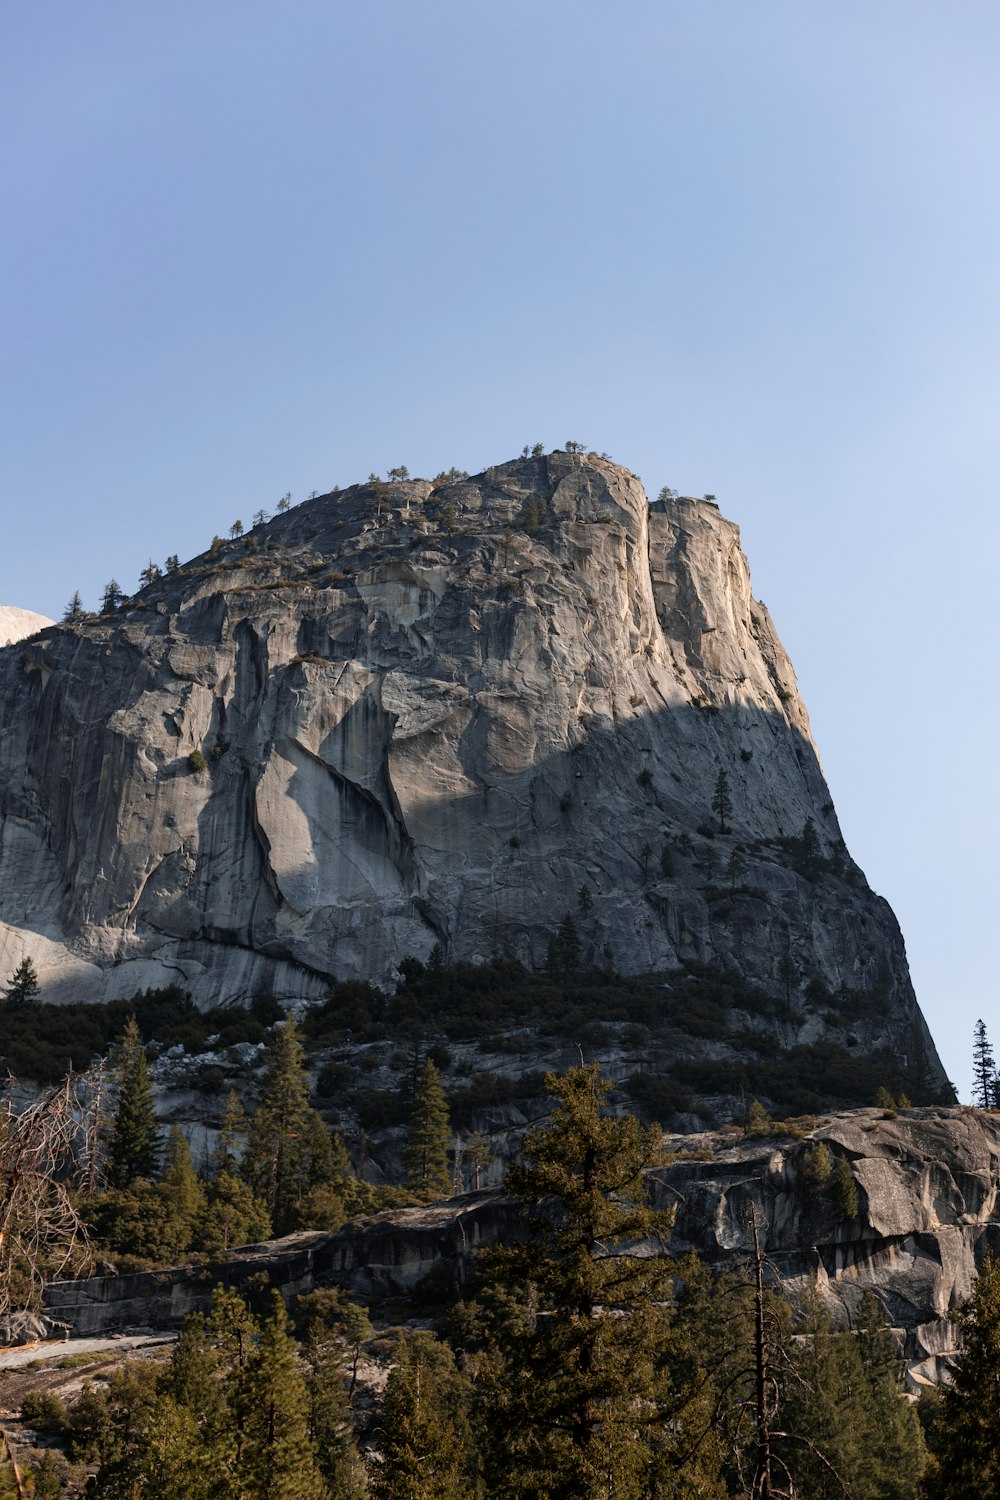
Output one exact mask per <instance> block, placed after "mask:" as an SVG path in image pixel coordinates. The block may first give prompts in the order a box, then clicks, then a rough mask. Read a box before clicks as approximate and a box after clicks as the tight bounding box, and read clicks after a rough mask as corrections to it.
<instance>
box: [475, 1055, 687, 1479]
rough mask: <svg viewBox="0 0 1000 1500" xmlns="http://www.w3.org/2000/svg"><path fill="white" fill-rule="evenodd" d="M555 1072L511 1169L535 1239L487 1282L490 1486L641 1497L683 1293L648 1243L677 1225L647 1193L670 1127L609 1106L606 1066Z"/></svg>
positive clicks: (502, 1261) (507, 1253) (510, 1253)
mask: <svg viewBox="0 0 1000 1500" xmlns="http://www.w3.org/2000/svg"><path fill="white" fill-rule="evenodd" d="M545 1083H546V1088H547V1089H548V1090H549V1092H550V1093H551V1094H552V1095H553V1096H554V1097H555V1099H556V1106H555V1109H554V1110H553V1112H552V1115H551V1117H550V1119H549V1120H548V1122H547V1123H546V1124H545V1125H543V1126H539V1127H536V1128H535V1129H533V1130H531V1131H529V1132H528V1134H527V1136H526V1137H525V1140H524V1145H523V1155H522V1161H521V1162H520V1163H519V1164H516V1165H514V1166H512V1167H511V1168H510V1170H509V1172H508V1174H507V1184H508V1186H509V1188H510V1190H511V1191H512V1192H513V1193H514V1194H515V1195H516V1197H517V1198H518V1199H519V1200H520V1202H521V1204H522V1206H523V1208H524V1210H525V1211H526V1214H527V1218H528V1223H529V1227H530V1238H529V1240H528V1241H527V1242H526V1243H524V1244H519V1245H512V1246H509V1247H505V1248H502V1249H497V1250H491V1251H489V1252H487V1254H486V1255H485V1257H484V1276H485V1280H486V1281H488V1282H490V1283H493V1284H495V1285H500V1286H502V1287H503V1289H504V1290H503V1292H502V1294H501V1296H500V1300H499V1302H498V1303H497V1304H496V1306H495V1307H494V1308H493V1309H492V1310H491V1309H490V1308H489V1304H488V1299H487V1310H486V1313H485V1321H486V1325H487V1330H488V1358H487V1361H486V1365H485V1368H484V1372H483V1375H482V1377H481V1380H480V1389H481V1390H482V1393H483V1400H482V1404H481V1407H480V1411H481V1420H482V1423H483V1428H484V1433H485V1439H486V1453H487V1465H488V1474H487V1484H488V1486H489V1484H491V1483H492V1484H493V1485H494V1486H495V1487H496V1486H499V1488H498V1489H496V1492H497V1493H500V1492H502V1493H504V1494H505V1495H510V1496H525V1497H527V1496H533V1495H542V1494H545V1495H553V1496H554V1495H560V1496H561V1495H566V1496H570V1495H572V1496H573V1497H574V1500H588V1497H594V1500H597V1497H598V1496H601V1497H603V1496H605V1495H607V1494H608V1493H611V1494H614V1495H615V1496H616V1497H618V1500H633V1497H636V1500H638V1497H640V1496H643V1495H645V1494H647V1493H649V1488H648V1486H649V1484H650V1483H652V1478H653V1472H654V1469H655V1466H656V1462H657V1459H656V1456H655V1452H654V1447H653V1446H652V1445H650V1443H649V1442H648V1441H646V1438H645V1437H644V1429H645V1428H647V1427H648V1426H649V1422H650V1421H651V1419H652V1414H653V1413H654V1412H655V1410H656V1404H655V1398H656V1395H657V1391H658V1370H657V1351H658V1349H659V1348H660V1347H661V1346H662V1343H663V1339H664V1337H665V1333H666V1323H667V1316H668V1315H667V1312H666V1304H667V1303H668V1301H669V1299H670V1297H671V1295H672V1270H671V1267H670V1265H669V1263H668V1262H667V1261H666V1260H665V1259H663V1258H662V1257H661V1256H657V1255H650V1254H649V1251H648V1244H649V1241H650V1239H654V1240H655V1239H656V1238H658V1237H665V1236H666V1235H668V1234H669V1231H670V1226H671V1223H672V1219H671V1216H670V1214H669V1213H664V1212H657V1211H655V1210H654V1209H653V1208H651V1207H650V1206H649V1203H648V1199H647V1189H646V1176H645V1174H646V1172H647V1170H648V1169H649V1168H651V1167H654V1166H656V1165H657V1164H658V1163H659V1162H660V1161H661V1160H662V1148H661V1145H660V1139H661V1133H660V1131H659V1130H658V1128H657V1127H655V1126H654V1127H650V1128H649V1129H648V1130H643V1129H642V1128H641V1127H640V1125H639V1123H638V1121H636V1120H635V1119H634V1118H633V1117H631V1116H625V1117H616V1116H614V1115H612V1114H611V1113H610V1112H609V1109H608V1106H607V1095H608V1092H609V1090H610V1087H611V1085H610V1082H608V1081H606V1080H602V1079H601V1078H600V1077H599V1075H598V1070H597V1067H596V1065H592V1066H590V1067H584V1068H572V1069H570V1071H569V1072H568V1073H566V1074H565V1075H564V1076H563V1077H555V1076H553V1075H552V1074H549V1075H547V1076H546V1080H545ZM637 1243H642V1244H643V1251H642V1253H638V1252H637V1251H636V1249H635V1248H634V1247H635V1246H636V1244H637ZM668 1493H669V1491H668Z"/></svg>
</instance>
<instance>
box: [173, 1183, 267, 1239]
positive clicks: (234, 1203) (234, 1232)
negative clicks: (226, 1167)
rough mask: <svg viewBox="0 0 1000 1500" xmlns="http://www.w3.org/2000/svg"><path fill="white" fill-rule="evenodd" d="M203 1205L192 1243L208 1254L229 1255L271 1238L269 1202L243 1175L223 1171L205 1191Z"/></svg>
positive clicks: (196, 1222)
mask: <svg viewBox="0 0 1000 1500" xmlns="http://www.w3.org/2000/svg"><path fill="white" fill-rule="evenodd" d="M204 1199H205V1201H204V1205H203V1207H202V1209H201V1211H200V1213H199V1214H198V1217H197V1219H196V1221H195V1225H194V1233H193V1244H194V1248H195V1249H196V1250H200V1251H201V1252H203V1253H204V1254H205V1255H227V1254H228V1253H229V1251H230V1250H232V1249H234V1248H235V1247H236V1246H237V1245H252V1244H256V1243H258V1242H259V1241H260V1240H266V1239H269V1238H270V1236H271V1233H272V1224H271V1216H270V1214H269V1213H268V1211H267V1206H266V1204H264V1203H262V1202H261V1200H260V1199H259V1198H258V1197H257V1196H256V1194H255V1193H254V1192H253V1190H252V1188H250V1187H249V1186H248V1185H247V1183H245V1182H244V1181H243V1180H242V1178H240V1177H237V1176H236V1175H235V1173H233V1172H220V1173H219V1174H218V1175H217V1176H216V1177H213V1178H212V1180H211V1182H209V1183H208V1184H207V1186H206V1187H205V1190H204Z"/></svg>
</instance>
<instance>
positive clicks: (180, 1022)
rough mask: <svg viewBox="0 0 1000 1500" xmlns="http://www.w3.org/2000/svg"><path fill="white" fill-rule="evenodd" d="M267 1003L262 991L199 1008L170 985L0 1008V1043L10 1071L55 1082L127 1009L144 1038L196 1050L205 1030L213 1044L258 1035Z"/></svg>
mask: <svg viewBox="0 0 1000 1500" xmlns="http://www.w3.org/2000/svg"><path fill="white" fill-rule="evenodd" d="M274 1004H275V1002H273V1001H272V1000H270V998H269V997H263V998H261V999H258V1000H255V1001H254V1002H253V1004H252V1005H251V1007H250V1009H249V1010H234V1009H232V1008H231V1007H228V1006H220V1007H218V1008H216V1009H212V1010H208V1011H199V1010H198V1008H197V1006H196V1005H194V1003H193V1002H192V1000H191V997H190V995H187V994H185V992H184V991H183V990H180V989H178V988H177V986H176V985H170V986H168V987H167V988H165V989H162V990H147V991H146V992H145V993H143V994H138V995H135V996H134V997H133V998H132V999H131V1000H109V1001H106V1002H105V1001H100V1002H96V1003H94V1004H86V1003H82V1002H70V1003H69V1004H66V1005H46V1006H40V1005H37V1006H36V1005H28V1006H25V1007H24V1008H22V1009H14V1010H11V1009H9V1008H8V1009H7V1010H6V1011H5V1014H4V1027H3V1037H2V1039H0V1046H2V1049H3V1050H2V1057H3V1062H4V1064H5V1066H6V1067H7V1068H9V1069H10V1071H11V1072H13V1073H14V1074H15V1075H16V1076H17V1077H18V1078H30V1079H32V1080H33V1081H35V1082H36V1083H56V1082H58V1080H59V1079H61V1078H63V1077H64V1076H65V1074H66V1071H67V1069H68V1068H69V1066H70V1064H73V1065H74V1066H75V1067H77V1068H81V1067H83V1066H85V1065H86V1064H87V1063H89V1062H91V1061H93V1060H94V1059H95V1058H97V1057H100V1056H101V1055H102V1054H103V1053H105V1052H106V1051H107V1050H108V1047H109V1046H110V1045H111V1043H112V1042H113V1041H114V1040H115V1039H116V1038H117V1037H119V1036H120V1035H121V1033H122V1030H123V1029H124V1026H125V1024H126V1022H127V1021H128V1019H129V1017H130V1016H133V1015H134V1016H135V1019H136V1021H137V1023H138V1026H139V1031H140V1033H141V1036H142V1039H143V1041H144V1042H146V1043H149V1042H152V1041H156V1042H158V1043H159V1044H160V1045H161V1046H163V1047H174V1046H183V1047H184V1048H185V1050H186V1051H187V1052H188V1053H196V1052H200V1051H204V1049H205V1047H206V1044H207V1042H208V1038H209V1037H216V1036H217V1037H218V1041H217V1042H216V1043H215V1044H214V1045H216V1046H218V1047H229V1046H232V1045H233V1044H234V1043H236V1042H262V1041H264V1040H265V1039H266V1037H267V1030H266V1028H267V1026H269V1025H270V1024H271V1020H272V1019H273V1017H272V1011H273V1008H274Z"/></svg>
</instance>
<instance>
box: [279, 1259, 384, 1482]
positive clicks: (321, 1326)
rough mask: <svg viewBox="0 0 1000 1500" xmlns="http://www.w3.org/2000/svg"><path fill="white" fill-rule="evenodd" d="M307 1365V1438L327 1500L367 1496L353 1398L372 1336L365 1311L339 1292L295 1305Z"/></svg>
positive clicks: (312, 1295) (319, 1293)
mask: <svg viewBox="0 0 1000 1500" xmlns="http://www.w3.org/2000/svg"><path fill="white" fill-rule="evenodd" d="M296 1318H297V1321H298V1323H299V1324H300V1326H303V1327H304V1330H305V1332H304V1339H303V1352H304V1354H305V1357H306V1360H307V1362H308V1365H309V1374H308V1376H307V1380H306V1384H307V1387H308V1391H309V1432H310V1436H311V1437H312V1440H313V1442H314V1444H315V1446H316V1455H317V1463H318V1465H319V1470H320V1473H321V1474H322V1476H323V1479H324V1481H325V1483H326V1486H327V1489H328V1491H329V1495H330V1500H358V1497H360V1496H363V1495H364V1494H365V1493H366V1489H365V1479H364V1466H363V1464H362V1462H361V1459H360V1457H359V1455H358V1450H357V1447H356V1445H355V1442H354V1410H353V1398H354V1389H355V1385H356V1382H357V1375H358V1363H359V1361H360V1358H361V1347H362V1345H363V1344H364V1343H365V1341H366V1340H367V1339H369V1338H371V1336H372V1325H371V1322H370V1320H369V1318H368V1314H367V1313H366V1312H365V1310H364V1308H362V1307H358V1306H357V1304H356V1303H353V1302H351V1301H349V1300H348V1298H347V1297H346V1296H345V1295H344V1293H343V1292H342V1291H341V1290H340V1289H339V1288H332V1289H328V1288H319V1289H317V1290H316V1291H312V1292H307V1293H306V1294H305V1295H304V1296H302V1297H300V1298H299V1299H298V1302H297V1304H296Z"/></svg>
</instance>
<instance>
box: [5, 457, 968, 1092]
mask: <svg viewBox="0 0 1000 1500" xmlns="http://www.w3.org/2000/svg"><path fill="white" fill-rule="evenodd" d="M202 758H203V759H204V767H203V768H202ZM720 771H725V772H726V775H727V777H728V783H729V795H730V799H731V804H732V805H731V810H730V811H729V814H728V817H726V818H725V819H724V820H723V821H724V823H725V827H724V829H721V830H720V827H719V822H720V820H719V818H718V816H717V815H716V813H714V812H713V808H712V802H713V793H714V790H715V787H716V783H717V778H718V774H719V772H720ZM809 819H811V820H812V823H813V825H814V827H815V830H816V834H817V838H818V844H817V845H816V846H815V850H814V853H815V861H814V867H813V869H812V871H811V872H810V873H808V874H804V873H802V871H801V869H800V868H799V867H797V865H796V861H795V859H794V858H793V857H792V856H791V855H790V853H789V846H788V844H787V842H786V843H784V844H783V843H782V842H781V841H782V840H786V841H787V840H789V839H795V838H798V837H800V836H801V834H802V830H803V828H804V826H805V824H806V821H807V820H809ZM699 829H700V830H702V831H701V832H699ZM706 830H707V832H706ZM713 833H714V837H711V835H712V834H713ZM688 839H689V840H691V844H690V846H689V845H688V844H687V840H688ZM678 840H680V843H679V844H678V842H677V841H678ZM667 843H669V844H670V845H671V847H672V848H673V850H674V852H675V857H674V860H673V867H672V869H670V868H669V867H668V872H667V873H664V869H663V867H661V852H662V850H663V847H664V845H665V844H667ZM737 845H738V846H739V849H738V850H737V860H736V863H735V864H734V863H733V862H732V856H733V852H734V850H736V849H737ZM582 886H586V887H587V888H588V892H589V894H590V901H591V905H590V907H589V910H588V914H587V920H586V923H585V924H581V925H582V926H583V927H584V929H585V931H584V936H585V943H586V947H587V956H588V957H590V958H592V959H596V960H601V961H611V962H613V963H614V964H616V965H617V966H619V967H620V968H621V969H623V970H627V971H628V970H631V971H634V970H638V969H647V968H662V967H665V966H670V965H676V964H678V963H682V962H685V961H687V960H705V961H710V962H713V963H716V964H723V965H737V966H738V967H739V968H740V969H741V970H743V972H744V973H745V974H747V975H748V976H749V977H750V978H751V979H754V980H756V981H758V982H759V983H760V984H762V985H763V986H764V987H765V988H767V989H769V990H770V991H771V992H772V993H774V994H780V993H784V992H785V991H786V990H787V989H788V987H789V983H790V981H789V977H788V976H789V975H790V974H791V975H793V976H794V979H793V981H791V983H792V989H793V991H794V993H793V995H792V996H791V1001H790V1003H793V1002H794V995H795V994H797V993H799V992H800V990H801V989H802V988H803V987H804V986H805V985H806V983H807V982H808V981H809V980H810V979H815V980H820V981H822V982H823V984H825V985H826V986H827V987H828V988H829V989H830V990H831V991H837V990H838V989H839V988H840V987H841V986H848V987H849V988H850V989H852V990H857V991H864V992H867V993H868V994H874V995H877V996H878V1004H877V1006H876V1008H875V1011H874V1012H873V1011H871V1010H870V1009H869V1011H868V1012H867V1013H866V1016H865V1018H864V1019H863V1020H862V1021H859V1022H858V1023H857V1025H855V1024H854V1023H853V1022H852V1025H851V1028H850V1029H851V1030H852V1032H854V1033H855V1041H854V1045H859V1046H861V1048H862V1049H865V1050H867V1049H868V1048H870V1047H875V1046H878V1045H882V1044H888V1045H891V1046H892V1047H893V1048H894V1049H896V1051H897V1052H899V1053H900V1054H901V1055H902V1056H904V1057H907V1058H908V1059H909V1060H910V1061H911V1062H912V1061H914V1060H915V1059H916V1058H917V1057H918V1056H919V1057H920V1058H921V1059H922V1061H923V1062H925V1063H926V1067H927V1070H928V1072H929V1074H930V1075H931V1077H932V1078H933V1080H935V1081H937V1082H940V1081H941V1080H942V1075H941V1073H940V1066H939V1064H938V1062H937V1058H936V1055H935V1054H934V1051H933V1044H932V1043H931V1042H930V1039H929V1037H928V1036H927V1033H926V1028H925V1027H924V1025H923V1022H922V1019H921V1017H920V1013H919V1010H918V1008H917V1005H916V1001H915V998H914V995H913V991H912V987H911V985H910V980H909V976H908V972H907V967H906V959H905V954H904V949H903V944H902V940H901V937H900V934H899V930H898V927H897V925H896V922H895V920H894V918H893V915H892V912H891V911H890V909H889V907H888V905H887V904H886V903H885V902H884V901H883V900H881V899H880V898H879V897H877V896H875V895H874V894H873V893H872V892H871V891H870V890H869V889H868V887H867V885H866V883H865V881H864V878H863V876H862V875H861V873H860V871H858V870H857V867H856V866H854V864H853V862H852V861H851V860H850V857H849V855H848V854H847V851H846V850H845V849H844V846H843V841H842V839H841V835H840V831H839V828H838V824H837V819H836V815H835V812H834V809H833V805H832V803H831V801H830V798H829V793H828V790H827V787H826V785H825V782H824V780H823V775H822V771H821V769H820V765H819V760H818V757H817V753H816V749H815V746H814V745H813V742H812V738H811V735H810V731H809V724H808V719H807V716H806V711H805V708H804V706H803V704H802V702H801V699H800V698H799V695H798V692H797V689H796V685H795V677H794V673H793V671H792V667H791V664H790V662H789V660H788V658H787V656H786V655H785V652H784V650H783V649H782V647H781V644H780V642H779V641H778V638H777V635H776V633H775V630H774V627H773V625H772V623H771V620H770V617H769V616H768V613H767V611H766V609H765V608H764V606H763V605H761V604H759V603H757V602H756V601H755V600H754V599H753V597H752V594H751V588H750V576H749V571H748V567H747V563H746V559H745V558H744V556H743V553H742V551H741V548H740V541H739V532H738V529H737V528H736V527H735V526H734V525H733V524H732V523H731V522H729V521H727V520H725V519H724V518H723V517H722V516H721V515H720V513H719V511H718V509H717V507H716V506H715V505H714V504H712V503H710V502H706V501H702V500H671V501H668V502H666V503H660V502H657V503H655V504H653V505H650V504H649V503H648V501H647V498H646V496H645V494H644V492H643V489H642V486H641V485H640V483H639V481H638V480H637V479H636V478H635V476H634V475H632V474H631V473H629V471H628V470H627V469H624V468H621V467H618V466H617V465H615V464H612V463H610V462H608V461H605V460H602V459H598V458H596V457H594V456H589V455H587V456H585V455H581V454H568V453H556V454H552V455H550V456H549V457H547V458H539V459H530V460H528V459H526V460H523V461H517V462H513V463H509V464H504V465H501V466H499V467H497V468H494V469H490V470H487V471H486V472H485V473H483V474H481V475H478V476H476V477H475V478H473V479H470V480H467V481H462V482H456V483H449V484H447V485H445V486H443V487H441V488H437V489H435V488H433V487H432V486H431V485H430V484H429V483H427V482H425V481H414V482H406V483H394V484H392V485H384V486H377V487H376V486H359V487H355V488H353V489H350V490H346V491H344V492H338V493H334V494H330V495H324V496H320V497H318V498H316V499H313V500H310V501H307V502H305V503H304V504H302V505H300V506H298V507H297V508H295V509H294V510H292V511H289V512H288V513H287V514H285V515H282V516H279V517H277V518H276V519H275V520H273V521H271V522H270V523H268V524H266V525H264V526H261V527H258V528H256V529H255V530H254V531H253V532H252V533H251V534H250V535H249V536H248V537H243V538H242V539H240V540H239V541H233V542H231V543H227V544H225V545H223V546H221V547H219V548H216V549H215V551H214V552H213V553H211V554H203V555H202V556H201V557H199V558H196V559H194V561H193V562H191V563H189V564H187V565H186V566H184V567H182V568H179V569H177V570H175V571H174V572H172V573H170V574H168V575H167V576H166V577H164V578H162V579H160V580H158V581H156V582H155V583H153V584H151V585H150V586H148V587H147V588H144V589H143V590H142V592H141V593H140V594H139V595H137V596H136V598H135V599H133V600H131V601H128V602H127V604H126V607H125V609H124V611H123V612H121V613H120V614H116V615H115V616H113V617H106V618H105V617H102V618H101V619H100V620H85V621H83V622H74V623H72V624H70V623H66V624H63V625H59V626H53V627H51V628H49V629H48V630H46V631H44V632H43V633H42V634H41V635H39V636H36V637H34V638H33V639H32V640H30V641H28V642H25V643H21V644H16V645H12V646H8V647H7V648H5V649H3V650H0V973H9V972H10V971H11V970H12V969H13V967H14V966H15V965H16V964H17V963H18V962H19V961H20V960H21V958H22V957H24V956H25V955H30V956H31V957H32V958H33V959H34V961H35V963H36V965H37V967H38V970H39V972H40V975H41V978H42V981H43V995H44V997H45V998H47V999H55V1000H58V999H60V998H68V997H70V996H78V997H84V998H85V997H90V998H99V997H105V996H115V995H130V994H132V993H134V992H135V991H136V990H137V989H138V988H140V987H146V986H152V985H160V984H163V983H165V982H169V981H172V980H173V981H177V982H179V983H181V984H182V985H184V986H185V987H187V988H189V989H190V990H191V991H192V992H193V994H194V995H195V997H196V998H197V999H198V1000H199V1001H200V1002H204V1003H206V1004H207V1003H210V1002H213V1003H214V1002H218V1001H220V1000H223V1001H224V1000H234V1001H236V1000H240V999H244V998H245V997H247V996H248V995H251V994H252V993H254V992H255V991H259V990H271V991H272V992H274V993H276V994H278V995H279V996H281V997H288V998H291V997H295V996H299V997H308V996H311V995H318V994H321V993H322V992H323V990H324V987H325V985H326V984H327V982H328V981H329V978H330V977H331V976H336V977H337V978H351V977H365V978H376V979H378V978H380V977H382V978H387V977H389V976H391V975H392V973H393V970H394V967H395V965H396V964H397V962H398V961H399V959H400V958H401V957H403V956H404V955H406V954H415V955H417V956H420V957H426V956H427V954H428V953H429V952H430V950H431V949H432V947H433V946H434V945H435V944H440V945H441V947H442V949H443V950H444V952H445V954H446V956H447V957H448V958H449V959H460V958H465V959H479V958H484V957H487V956H488V955H490V954H491V953H494V952H502V953H508V954H511V955H514V956H517V957H520V958H521V959H523V960H525V961H528V962H534V963H537V962H538V961H540V960H541V959H542V958H543V956H544V953H545V950H546V945H547V942H548V939H549V937H550V935H551V933H552V931H553V929H554V927H555V926H556V925H557V924H558V921H559V919H560V917H561V916H562V914H563V913H564V912H566V911H573V910H577V904H578V898H579V892H580V889H581V887H582ZM727 887H730V890H729V897H728V899H726V900H724V901H723V900H720V899H719V889H720V888H721V889H722V891H723V893H725V890H726V888H727ZM713 893H714V894H713ZM786 998H789V997H788V996H787V995H786ZM793 1008H794V1006H793ZM814 1009H815V1008H814ZM835 1022H836V1017H835V1016H834V1018H833V1020H830V1019H829V1018H828V1019H827V1020H826V1021H824V1020H822V1019H821V1018H820V1017H818V1016H817V1015H815V1014H813V1015H812V1018H811V1019H810V1020H809V1022H808V1027H807V1028H806V1029H807V1030H808V1032H809V1034H808V1036H806V1035H803V1038H802V1039H803V1040H816V1039H817V1036H818V1035H821V1034H823V1033H824V1027H830V1026H833V1028H834V1031H836V1025H835ZM805 1024H806V1023H805V1020H804V1019H803V1025H804V1026H805ZM841 1039H842V1038H841Z"/></svg>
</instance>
